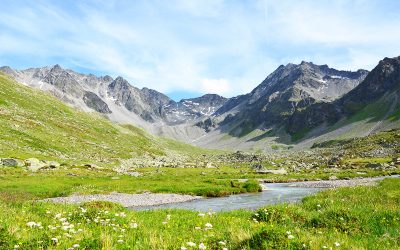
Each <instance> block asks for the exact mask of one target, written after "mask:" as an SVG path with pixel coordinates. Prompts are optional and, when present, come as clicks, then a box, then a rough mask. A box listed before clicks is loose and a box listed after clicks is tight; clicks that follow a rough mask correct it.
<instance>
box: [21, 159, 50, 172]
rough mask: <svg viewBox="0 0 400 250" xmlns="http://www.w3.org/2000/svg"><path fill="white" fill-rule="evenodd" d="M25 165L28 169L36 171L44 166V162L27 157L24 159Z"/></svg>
mask: <svg viewBox="0 0 400 250" xmlns="http://www.w3.org/2000/svg"><path fill="white" fill-rule="evenodd" d="M25 166H26V167H27V168H28V170H30V171H32V172H36V171H38V170H39V169H41V168H44V167H46V163H44V162H42V161H40V160H39V159H36V158H29V159H26V160H25Z"/></svg>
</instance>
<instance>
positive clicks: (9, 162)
mask: <svg viewBox="0 0 400 250" xmlns="http://www.w3.org/2000/svg"><path fill="white" fill-rule="evenodd" d="M1 164H2V165H3V166H5V167H23V166H24V162H23V161H21V160H18V159H13V158H5V159H1Z"/></svg>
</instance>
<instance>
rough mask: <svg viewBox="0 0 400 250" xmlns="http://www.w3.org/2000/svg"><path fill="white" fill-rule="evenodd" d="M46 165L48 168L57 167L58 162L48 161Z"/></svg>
mask: <svg viewBox="0 0 400 250" xmlns="http://www.w3.org/2000/svg"><path fill="white" fill-rule="evenodd" d="M47 166H48V167H49V168H59V167H60V163H58V162H56V161H49V162H47Z"/></svg>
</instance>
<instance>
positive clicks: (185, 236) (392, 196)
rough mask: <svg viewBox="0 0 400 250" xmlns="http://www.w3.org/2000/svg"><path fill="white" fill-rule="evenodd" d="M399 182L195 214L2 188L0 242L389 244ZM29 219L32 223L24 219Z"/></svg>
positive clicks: (399, 223)
mask: <svg viewBox="0 0 400 250" xmlns="http://www.w3.org/2000/svg"><path fill="white" fill-rule="evenodd" d="M399 190H400V180H399V179H386V180H384V181H383V182H382V183H381V185H380V186H378V187H357V188H343V189H338V190H330V191H325V192H322V193H319V194H317V195H314V196H311V197H307V198H305V199H304V200H303V201H302V202H301V203H299V204H281V205H274V206H267V207H265V208H262V209H260V210H259V211H257V212H256V213H254V212H251V211H244V210H243V211H232V212H219V213H212V212H211V213H206V214H200V215H201V216H199V213H197V212H193V211H185V210H175V209H173V210H155V211H128V210H125V209H124V208H122V207H120V206H118V205H114V204H110V203H103V202H95V203H88V204H85V205H82V206H81V207H78V206H74V205H59V204H51V203H41V202H30V201H19V200H18V199H17V200H16V201H15V200H13V199H12V198H11V196H12V195H10V194H4V193H3V194H2V195H1V199H3V201H5V202H1V203H0V209H1V210H2V213H1V214H0V249H13V248H14V246H15V245H18V246H19V247H20V249H38V248H44V249H68V248H71V247H72V246H73V245H74V244H79V247H76V249H180V248H181V247H182V246H185V247H186V248H187V249H198V245H199V244H200V243H203V244H204V245H205V246H206V247H207V249H222V248H223V247H226V248H228V249H321V248H323V247H324V246H326V247H327V248H328V249H329V248H330V247H332V248H333V249H397V248H398V247H399V246H400V231H399V230H400V198H399V197H400V191H399ZM63 218H64V219H63ZM29 222H33V223H36V224H34V225H33V226H32V227H30V226H28V224H27V223H29ZM38 223H40V225H38ZM31 224H32V223H31ZM71 225H73V226H71ZM289 235H291V236H289ZM55 238H56V239H57V242H56V241H55V240H54V239H55ZM52 239H53V240H52ZM187 242H193V243H195V244H196V245H197V247H190V246H188V244H187ZM335 244H336V245H340V246H339V247H338V246H335Z"/></svg>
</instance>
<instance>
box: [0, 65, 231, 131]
mask: <svg viewBox="0 0 400 250" xmlns="http://www.w3.org/2000/svg"><path fill="white" fill-rule="evenodd" d="M0 71H2V72H3V73H5V74H7V75H10V76H11V77H14V78H15V79H16V80H17V81H19V82H21V83H24V84H26V85H29V86H31V87H34V88H39V89H42V90H45V91H48V92H51V93H52V94H53V95H55V96H56V97H58V98H59V99H61V100H63V101H65V102H67V103H69V104H71V105H73V106H75V107H78V108H81V109H83V110H94V111H96V112H99V113H103V114H105V115H109V117H110V119H115V121H117V122H119V121H130V120H129V118H130V116H138V117H140V119H142V120H143V121H144V122H148V123H157V122H161V123H162V124H166V125H178V124H183V123H188V122H191V121H195V120H196V119H201V118H207V117H209V116H210V115H211V114H212V113H214V112H215V110H217V109H218V108H219V107H221V106H222V105H223V104H224V103H225V101H226V98H224V97H221V96H218V95H212V94H207V95H204V96H202V97H199V98H193V99H185V100H181V101H179V102H175V101H174V100H172V99H170V98H169V97H168V96H166V95H164V94H162V93H160V92H158V91H156V90H153V89H149V88H142V89H139V88H136V87H134V86H133V85H131V84H130V83H129V82H128V81H127V80H125V79H124V78H122V77H117V78H116V79H113V78H112V77H110V76H102V77H97V76H94V75H92V74H89V75H85V74H80V73H76V72H74V71H72V70H68V69H63V68H61V66H59V65H55V66H53V67H44V68H31V69H27V70H14V69H11V68H10V67H7V66H5V67H1V68H0ZM122 116H124V117H122ZM136 121H137V120H136Z"/></svg>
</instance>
